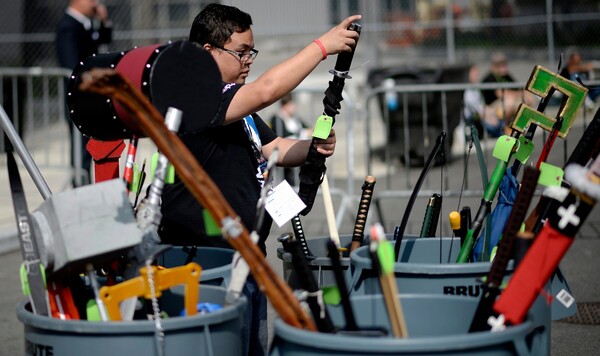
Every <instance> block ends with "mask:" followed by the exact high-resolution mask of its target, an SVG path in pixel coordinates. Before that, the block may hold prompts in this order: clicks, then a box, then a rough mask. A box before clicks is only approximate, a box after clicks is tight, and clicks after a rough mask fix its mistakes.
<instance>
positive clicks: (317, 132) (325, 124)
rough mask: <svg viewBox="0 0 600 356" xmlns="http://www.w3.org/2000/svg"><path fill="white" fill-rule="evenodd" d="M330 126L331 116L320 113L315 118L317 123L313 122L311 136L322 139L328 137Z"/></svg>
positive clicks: (331, 122) (331, 124)
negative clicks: (313, 126)
mask: <svg viewBox="0 0 600 356" xmlns="http://www.w3.org/2000/svg"><path fill="white" fill-rule="evenodd" d="M332 126H333V118H332V117H331V116H327V115H321V116H319V118H318V119H317V123H316V124H315V128H314V130H313V134H312V136H313V137H316V138H320V139H323V140H324V139H326V138H327V137H329V133H330V132H331V127H332Z"/></svg>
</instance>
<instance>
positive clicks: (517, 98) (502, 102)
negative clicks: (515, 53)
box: [481, 52, 535, 137]
mask: <svg viewBox="0 0 600 356" xmlns="http://www.w3.org/2000/svg"><path fill="white" fill-rule="evenodd" d="M513 82H515V79H514V78H513V77H512V75H511V74H510V73H509V71H508V59H507V58H506V55H505V54H504V53H501V52H496V53H494V54H492V56H491V60H490V71H489V73H488V74H487V75H486V76H485V77H484V78H483V80H482V83H513ZM481 94H482V95H483V100H484V103H485V110H484V116H483V121H482V124H483V126H484V128H485V129H486V132H487V133H488V134H489V135H490V136H492V137H500V136H501V135H503V134H504V133H506V132H507V131H509V128H510V123H511V121H512V120H513V118H514V115H515V113H516V112H517V109H518V107H519V104H520V103H521V102H523V101H525V102H527V103H529V104H533V103H534V101H535V100H534V98H533V96H531V95H529V93H527V92H525V91H523V90H515V89H495V90H492V89H486V90H481Z"/></svg>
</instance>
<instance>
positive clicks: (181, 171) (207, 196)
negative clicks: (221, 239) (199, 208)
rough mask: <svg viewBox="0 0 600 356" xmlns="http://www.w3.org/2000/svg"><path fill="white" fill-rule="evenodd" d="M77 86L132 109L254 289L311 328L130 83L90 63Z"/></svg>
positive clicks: (218, 194) (212, 188)
mask: <svg viewBox="0 0 600 356" xmlns="http://www.w3.org/2000/svg"><path fill="white" fill-rule="evenodd" d="M80 89H81V90H82V91H90V92H95V93H97V94H101V95H105V96H109V97H111V98H112V99H113V100H115V101H118V102H119V103H120V104H121V105H123V106H125V107H126V109H127V110H128V111H130V112H131V113H132V114H133V116H134V121H135V124H136V125H138V126H139V129H140V130H141V131H142V132H143V133H144V134H145V135H147V136H148V137H150V138H152V140H153V141H154V143H155V144H156V146H157V147H158V149H159V150H160V151H161V152H163V153H164V154H165V155H166V156H167V157H168V158H169V161H170V162H171V163H172V164H173V166H174V167H175V170H176V171H177V173H178V175H179V177H180V179H181V181H182V182H183V183H184V184H185V186H186V187H187V189H188V190H189V191H190V192H191V193H192V195H193V196H194V197H195V198H196V200H198V202H200V203H201V204H202V205H203V206H204V207H205V208H206V209H208V211H210V213H211V214H212V216H213V218H214V219H215V221H217V222H219V224H220V225H221V227H222V229H223V232H224V235H225V236H226V237H227V241H228V242H229V244H231V245H232V246H233V247H234V248H235V249H237V250H238V251H240V253H241V254H242V256H243V257H244V259H245V260H246V261H247V262H248V265H249V266H250V270H251V271H252V274H253V275H254V277H255V278H256V280H257V282H258V284H259V285H260V289H261V290H263V291H264V292H265V294H266V295H267V297H268V298H269V300H270V301H271V303H272V305H273V307H274V308H275V310H276V311H277V313H278V314H279V315H280V317H281V318H282V319H283V320H284V321H285V322H286V323H287V324H289V325H292V326H294V327H298V328H304V329H308V330H312V331H316V327H315V324H314V321H313V320H312V319H311V318H310V317H309V316H308V314H307V313H306V312H305V311H304V310H303V309H302V308H301V307H300V304H299V303H298V301H297V300H296V298H295V297H294V295H293V293H292V290H291V289H290V288H289V286H287V285H286V284H285V282H284V281H283V280H282V279H281V278H280V277H279V276H278V275H277V274H276V273H275V271H274V270H273V269H272V268H271V266H270V265H269V264H268V263H267V261H266V260H265V257H264V255H263V253H262V252H261V251H260V249H259V248H258V247H257V246H256V245H255V244H253V243H252V241H251V240H250V235H249V233H248V230H247V229H246V228H245V227H244V226H243V225H242V224H240V223H239V222H238V220H239V219H238V217H237V214H236V213H235V211H234V210H233V209H232V208H231V206H230V205H229V203H228V202H227V201H226V200H225V198H224V197H223V195H222V193H221V192H220V191H219V189H218V188H217V186H216V185H215V183H214V182H213V181H212V179H211V178H210V177H209V176H208V174H207V173H206V172H205V171H204V169H203V168H202V167H201V166H200V164H199V163H198V161H197V160H196V159H195V158H194V156H193V155H192V153H191V152H190V151H189V149H188V148H187V147H186V146H185V145H184V144H183V142H182V141H181V140H180V138H179V137H178V136H177V135H175V134H174V133H173V132H171V131H169V130H168V129H167V127H166V126H165V124H164V120H163V117H162V116H161V114H160V113H159V112H158V110H157V109H156V108H155V107H154V106H153V105H152V104H151V103H150V102H149V101H148V99H147V98H146V97H145V96H144V95H143V94H142V93H141V92H140V91H139V90H138V89H137V88H136V87H135V86H134V84H133V83H132V82H131V81H129V79H127V78H126V77H124V76H123V75H121V74H119V73H117V72H116V71H114V70H112V69H98V68H96V69H92V70H90V71H89V72H87V73H84V74H82V83H81V86H80Z"/></svg>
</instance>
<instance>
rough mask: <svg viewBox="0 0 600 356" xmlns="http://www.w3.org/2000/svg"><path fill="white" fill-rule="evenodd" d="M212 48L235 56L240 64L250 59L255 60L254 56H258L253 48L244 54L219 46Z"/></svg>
mask: <svg viewBox="0 0 600 356" xmlns="http://www.w3.org/2000/svg"><path fill="white" fill-rule="evenodd" d="M214 47H216V48H218V49H220V50H223V51H225V52H227V53H229V54H232V55H234V56H236V57H237V58H238V59H239V61H240V63H246V62H247V61H248V60H249V59H250V58H252V59H254V58H256V56H258V51H257V50H255V49H254V48H251V49H250V52H246V53H244V52H236V51H232V50H230V49H227V48H223V47H220V46H214Z"/></svg>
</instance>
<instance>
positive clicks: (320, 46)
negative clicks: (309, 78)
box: [313, 39, 327, 60]
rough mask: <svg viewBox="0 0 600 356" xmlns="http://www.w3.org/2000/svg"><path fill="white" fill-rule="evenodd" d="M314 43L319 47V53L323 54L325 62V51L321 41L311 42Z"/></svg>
mask: <svg viewBox="0 0 600 356" xmlns="http://www.w3.org/2000/svg"><path fill="white" fill-rule="evenodd" d="M313 42H314V43H316V44H317V46H319V48H320V49H321V52H322V53H323V59H322V60H325V59H327V50H326V49H325V46H323V43H321V41H319V40H318V39H316V40H313Z"/></svg>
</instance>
